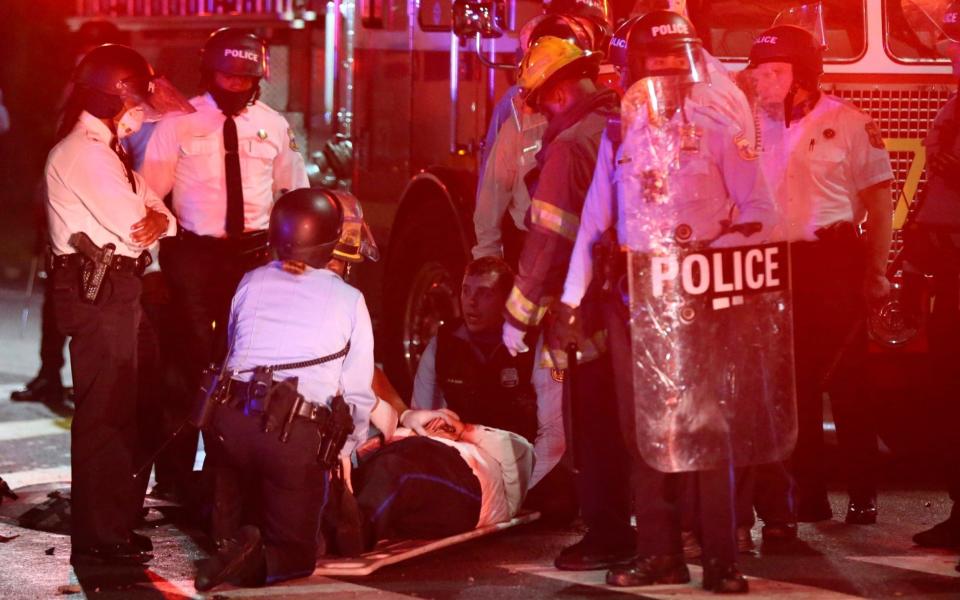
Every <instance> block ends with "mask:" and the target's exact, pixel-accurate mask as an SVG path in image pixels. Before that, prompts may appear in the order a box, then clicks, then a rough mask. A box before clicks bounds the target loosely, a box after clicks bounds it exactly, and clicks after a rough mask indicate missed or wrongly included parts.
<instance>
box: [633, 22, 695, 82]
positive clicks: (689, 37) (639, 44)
mask: <svg viewBox="0 0 960 600" xmlns="http://www.w3.org/2000/svg"><path fill="white" fill-rule="evenodd" d="M628 22H629V21H628ZM618 33H620V32H618ZM625 38H626V41H627V68H628V71H629V74H628V75H629V77H628V79H629V80H630V82H635V81H639V80H640V79H643V78H644V77H657V76H663V75H680V74H681V73H677V72H676V69H674V68H670V69H664V70H651V69H648V68H647V66H646V60H645V59H646V58H648V57H651V56H665V55H671V54H682V55H684V56H685V57H686V58H687V60H688V62H689V66H690V68H689V71H687V72H684V73H682V74H683V75H686V76H688V77H689V80H690V81H691V82H698V81H705V80H706V72H705V67H704V65H703V49H702V48H703V46H702V44H701V42H700V37H699V36H698V35H697V30H696V29H695V28H694V27H693V24H692V23H690V21H688V20H687V19H685V18H684V17H683V16H682V15H679V14H677V13H675V12H673V11H669V10H654V11H650V12H648V13H647V14H645V15H643V16H642V17H640V18H639V19H637V20H636V21H633V22H632V24H631V25H630V28H629V30H627V31H626V32H625Z"/></svg>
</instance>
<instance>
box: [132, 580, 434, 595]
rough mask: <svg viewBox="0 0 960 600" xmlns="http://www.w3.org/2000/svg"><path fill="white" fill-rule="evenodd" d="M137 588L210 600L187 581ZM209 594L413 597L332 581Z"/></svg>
mask: <svg viewBox="0 0 960 600" xmlns="http://www.w3.org/2000/svg"><path fill="white" fill-rule="evenodd" d="M139 585H140V586H141V587H146V588H150V589H155V590H158V591H160V592H162V593H164V594H177V595H183V596H186V597H187V598H206V597H209V596H202V595H200V594H199V593H198V592H196V591H194V587H193V581H192V580H188V579H181V580H177V581H173V580H163V581H156V582H154V583H153V585H151V584H147V583H141V584H139ZM210 594H211V595H213V596H214V597H216V598H272V597H277V596H283V597H286V596H308V595H309V596H321V595H323V596H340V595H342V594H350V595H351V596H352V597H357V596H359V597H363V596H366V595H370V596H374V595H375V596H376V597H377V598H384V599H390V598H396V599H398V600H399V599H401V598H415V597H416V596H410V595H407V594H400V593H398V592H387V591H384V590H379V589H377V588H372V587H367V586H364V585H359V584H356V583H348V582H345V581H337V580H335V579H328V578H326V577H310V578H308V579H300V580H295V581H290V582H286V583H280V584H277V585H271V586H268V587H262V588H233V589H224V588H217V590H216V591H214V592H210Z"/></svg>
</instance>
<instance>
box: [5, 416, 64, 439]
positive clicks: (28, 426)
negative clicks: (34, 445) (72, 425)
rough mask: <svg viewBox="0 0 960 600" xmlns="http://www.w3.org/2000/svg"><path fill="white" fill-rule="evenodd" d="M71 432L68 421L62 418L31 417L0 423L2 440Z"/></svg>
mask: <svg viewBox="0 0 960 600" xmlns="http://www.w3.org/2000/svg"><path fill="white" fill-rule="evenodd" d="M67 433H70V429H69V426H68V425H67V422H66V421H63V420H60V419H30V420H27V421H9V422H7V423H0V442H6V441H10V440H22V439H26V438H33V437H40V436H42V435H60V434H67Z"/></svg>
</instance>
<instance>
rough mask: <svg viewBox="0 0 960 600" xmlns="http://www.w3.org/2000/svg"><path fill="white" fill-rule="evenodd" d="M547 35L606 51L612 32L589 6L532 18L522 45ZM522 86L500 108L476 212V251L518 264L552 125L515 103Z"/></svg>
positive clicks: (477, 254)
mask: <svg viewBox="0 0 960 600" xmlns="http://www.w3.org/2000/svg"><path fill="white" fill-rule="evenodd" d="M594 10H595V9H594ZM546 35H552V36H555V37H560V38H564V39H568V40H571V41H573V42H574V43H575V44H576V45H577V46H579V47H580V48H582V49H583V50H589V51H591V52H601V51H604V52H605V51H606V49H607V42H608V40H609V38H610V34H609V31H608V29H607V26H606V21H605V20H603V18H602V14H601V15H597V14H595V13H594V12H592V11H591V10H586V9H584V8H580V9H577V10H573V9H571V12H570V13H568V14H559V13H548V14H545V15H541V16H539V17H537V18H535V19H531V20H530V21H529V22H527V24H526V25H524V26H523V29H522V30H521V32H520V45H521V47H522V48H523V49H524V50H526V49H527V48H529V46H530V44H532V43H533V42H535V41H536V40H538V39H540V38H541V37H543V36H546ZM519 91H520V87H519V86H518V85H514V86H511V87H510V89H508V90H507V92H506V93H505V94H504V97H503V98H502V99H501V100H500V102H499V103H498V105H497V108H496V109H494V115H493V117H492V118H491V122H490V128H489V130H488V132H487V139H486V141H485V143H484V152H483V154H482V155H481V160H480V168H479V169H478V172H479V173H480V181H479V183H478V186H477V204H476V207H475V208H474V213H473V224H474V230H475V232H476V234H477V244H476V245H475V246H474V247H473V257H474V258H481V257H483V256H500V257H506V258H507V260H508V262H510V263H511V264H512V265H515V264H516V260H517V253H518V252H519V244H520V243H521V242H522V233H523V232H526V231H527V226H526V225H525V224H524V222H523V221H524V215H526V213H527V209H528V208H529V207H530V196H529V195H528V193H527V188H526V185H525V184H524V177H525V176H526V175H527V173H529V172H530V169H532V168H533V166H534V164H535V163H536V160H535V158H534V157H535V155H536V153H537V152H538V151H539V150H540V147H541V142H542V138H543V131H544V129H546V126H547V123H546V120H545V119H544V118H543V116H542V115H540V114H539V113H536V112H534V111H532V110H529V109H523V108H518V107H517V106H516V105H515V104H514V103H515V101H516V96H517V94H518V93H519ZM504 125H505V126H504ZM508 213H509V215H510V219H511V221H512V222H513V225H514V226H515V227H516V230H517V232H519V235H513V236H511V235H510V233H511V229H507V231H503V220H504V216H505V215H506V214H508Z"/></svg>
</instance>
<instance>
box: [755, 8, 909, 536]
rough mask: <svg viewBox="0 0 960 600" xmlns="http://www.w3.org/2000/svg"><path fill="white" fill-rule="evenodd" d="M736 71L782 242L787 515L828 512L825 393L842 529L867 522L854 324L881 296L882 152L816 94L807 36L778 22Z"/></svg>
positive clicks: (873, 451)
mask: <svg viewBox="0 0 960 600" xmlns="http://www.w3.org/2000/svg"><path fill="white" fill-rule="evenodd" d="M748 68H749V70H750V73H751V75H752V77H753V79H754V85H755V88H756V94H757V100H758V104H759V111H758V112H759V121H760V126H761V132H760V139H761V162H762V164H763V168H764V172H765V174H766V175H767V177H768V179H769V181H770V182H771V185H772V186H773V187H774V196H775V197H776V198H777V200H778V202H779V203H780V204H781V207H782V208H781V212H782V213H783V214H784V215H785V217H784V222H783V223H782V224H781V227H780V230H781V231H782V235H783V236H784V237H785V239H787V240H788V241H789V242H790V243H791V267H792V285H793V293H794V341H795V344H794V347H795V356H796V372H797V404H798V416H799V437H798V441H797V447H796V451H795V452H794V454H793V459H792V467H793V474H794V476H795V477H796V480H797V487H798V490H797V494H798V495H797V516H798V518H799V520H800V521H805V522H814V521H821V520H826V519H830V518H831V517H832V514H833V512H832V510H831V508H830V503H829V502H828V498H827V490H826V482H825V473H824V471H825V465H826V460H825V458H824V442H823V402H822V394H823V392H825V391H826V392H828V393H829V395H830V402H831V406H832V407H833V415H834V418H835V420H836V426H837V434H838V437H839V441H840V447H841V452H842V454H843V456H844V460H845V462H846V464H847V470H848V481H847V483H848V491H849V493H850V503H849V506H848V509H847V514H846V522H847V523H854V524H870V523H874V522H876V518H877V505H876V481H875V479H876V474H875V472H874V471H875V466H876V460H877V439H876V433H875V427H874V425H873V424H872V420H871V415H870V413H869V409H868V407H869V402H868V401H867V398H866V393H867V390H866V386H865V383H866V382H865V374H864V361H865V358H866V343H867V338H866V327H865V317H866V314H867V303H876V302H880V301H882V300H883V299H884V298H885V297H887V295H888V294H889V290H890V283H889V281H888V280H887V277H886V274H885V273H886V266H887V260H888V257H889V252H890V244H891V236H892V216H891V211H890V201H891V200H890V183H891V181H892V179H893V172H892V170H891V167H890V156H889V155H888V153H887V151H886V149H885V147H884V142H883V137H882V135H881V133H880V130H879V128H878V127H877V125H876V123H874V122H873V121H872V120H871V119H870V118H869V117H868V116H867V115H865V114H863V113H862V112H860V111H859V110H857V109H856V108H854V107H853V106H851V105H850V104H847V103H846V102H843V101H841V100H839V99H838V98H835V97H833V96H830V95H827V94H824V93H822V92H821V90H820V85H819V80H820V75H821V74H822V73H823V57H822V49H821V47H820V44H819V43H818V42H817V41H816V40H815V38H814V36H813V35H812V34H811V33H810V32H808V31H806V30H804V29H802V28H799V27H795V26H789V25H787V26H777V27H773V28H771V29H769V30H767V31H765V32H764V33H762V34H761V35H760V36H759V37H757V39H756V40H755V41H754V44H753V46H752V48H751V50H750V62H749V65H748ZM865 218H866V221H865V223H864V219H865ZM861 225H864V229H865V232H866V235H865V236H862V237H861V236H860V235H859V234H858V228H859V227H860V226H861ZM825 299H829V301H825Z"/></svg>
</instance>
